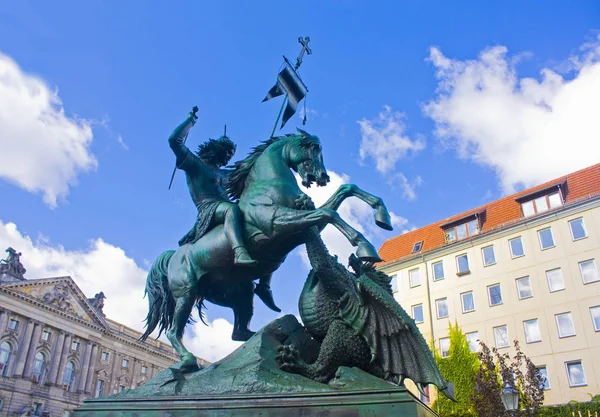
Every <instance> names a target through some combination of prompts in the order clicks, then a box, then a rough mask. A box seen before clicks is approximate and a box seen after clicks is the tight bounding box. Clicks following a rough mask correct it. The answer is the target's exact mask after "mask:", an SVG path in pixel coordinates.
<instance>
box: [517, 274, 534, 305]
mask: <svg viewBox="0 0 600 417" xmlns="http://www.w3.org/2000/svg"><path fill="white" fill-rule="evenodd" d="M516 282H517V291H518V293H519V300H523V299H524V298H531V297H533V290H532V289H531V279H530V278H529V277H523V278H518V279H517V281H516Z"/></svg>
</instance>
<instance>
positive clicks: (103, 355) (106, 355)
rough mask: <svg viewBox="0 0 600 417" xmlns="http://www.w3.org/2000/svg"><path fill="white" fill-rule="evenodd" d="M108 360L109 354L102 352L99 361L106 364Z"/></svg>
mask: <svg viewBox="0 0 600 417" xmlns="http://www.w3.org/2000/svg"><path fill="white" fill-rule="evenodd" d="M108 358H110V353H109V352H106V351H105V352H102V356H100V360H101V361H102V362H108Z"/></svg>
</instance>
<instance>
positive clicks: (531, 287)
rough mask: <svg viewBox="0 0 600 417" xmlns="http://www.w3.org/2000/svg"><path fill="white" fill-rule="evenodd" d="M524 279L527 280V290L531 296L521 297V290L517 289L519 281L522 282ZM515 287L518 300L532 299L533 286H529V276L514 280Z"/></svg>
mask: <svg viewBox="0 0 600 417" xmlns="http://www.w3.org/2000/svg"><path fill="white" fill-rule="evenodd" d="M524 279H527V280H528V281H529V290H530V291H531V295H529V296H527V297H521V289H520V288H519V281H521V280H524ZM515 285H516V286H517V297H519V300H527V299H528V298H533V285H532V284H531V276H530V275H527V276H524V277H520V278H516V279H515Z"/></svg>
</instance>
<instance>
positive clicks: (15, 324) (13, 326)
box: [8, 319, 19, 330]
mask: <svg viewBox="0 0 600 417" xmlns="http://www.w3.org/2000/svg"><path fill="white" fill-rule="evenodd" d="M8 328H9V330H19V320H15V319H10V320H9V321H8Z"/></svg>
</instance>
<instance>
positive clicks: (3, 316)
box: [0, 310, 8, 337]
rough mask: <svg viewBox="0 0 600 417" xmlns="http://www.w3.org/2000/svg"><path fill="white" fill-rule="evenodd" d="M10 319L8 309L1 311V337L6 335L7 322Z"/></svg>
mask: <svg viewBox="0 0 600 417" xmlns="http://www.w3.org/2000/svg"><path fill="white" fill-rule="evenodd" d="M7 321H8V313H7V312H6V310H2V311H0V337H2V336H4V332H5V331H6V322H7Z"/></svg>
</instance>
